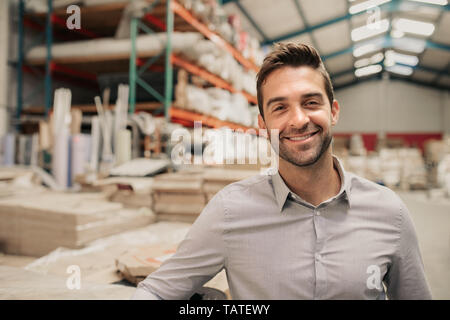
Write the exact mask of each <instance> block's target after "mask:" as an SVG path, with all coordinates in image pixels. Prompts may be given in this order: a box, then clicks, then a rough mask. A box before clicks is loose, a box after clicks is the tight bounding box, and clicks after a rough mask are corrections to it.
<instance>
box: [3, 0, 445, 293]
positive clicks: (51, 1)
mask: <svg viewBox="0 0 450 320" xmlns="http://www.w3.org/2000/svg"><path fill="white" fill-rule="evenodd" d="M0 24H1V26H0V43H1V46H0V299H1V300H9V299H37V300H39V299H88V300H89V299H129V298H130V297H131V296H132V294H133V293H134V291H135V290H136V286H137V284H138V283H139V282H140V281H142V280H143V279H144V278H145V277H146V276H147V275H148V274H150V273H151V272H153V271H155V270H157V269H158V268H159V266H160V265H161V264H162V263H163V261H164V260H165V259H167V258H168V257H170V256H171V255H173V253H174V252H175V251H176V248H177V245H178V244H179V243H180V242H181V241H182V240H183V239H184V237H185V235H186V234H187V232H188V230H189V228H190V226H191V225H192V224H193V223H194V221H195V220H196V218H197V217H198V216H199V214H200V213H201V212H202V210H203V208H204V207H205V206H206V204H207V203H208V202H209V200H210V199H212V198H213V197H214V195H215V194H216V193H217V192H219V191H220V190H221V189H222V188H224V187H225V186H227V185H229V184H231V183H233V182H236V181H239V180H242V179H245V178H248V177H251V176H253V175H256V174H260V173H261V172H264V171H265V170H268V169H270V168H271V166H272V165H273V157H274V153H273V151H271V150H270V143H269V142H268V140H267V139H266V138H265V137H263V136H261V135H259V134H258V130H257V128H258V121H257V116H258V114H259V111H258V106H257V98H256V96H257V92H256V74H257V72H258V70H259V68H260V66H261V64H262V62H263V59H264V57H265V56H266V55H267V54H268V53H270V52H271V51H272V49H273V47H274V45H275V44H276V43H279V42H296V43H305V44H308V45H312V46H313V47H315V48H316V49H317V50H318V52H319V53H320V55H321V58H322V60H323V62H324V65H325V67H326V69H327V71H328V72H329V74H330V76H331V80H332V83H333V86H334V90H335V98H336V100H338V101H339V103H340V106H341V111H340V119H339V122H338V124H337V125H336V127H334V128H333V146H332V148H333V154H335V155H336V156H337V157H339V159H340V160H341V161H342V163H343V166H344V168H345V170H347V171H349V172H353V173H355V174H357V175H359V176H361V177H364V178H366V179H368V180H371V181H373V182H376V183H378V184H380V185H384V186H387V187H388V188H390V189H392V190H394V191H395V192H396V193H397V194H398V195H399V196H400V198H401V199H402V200H403V201H404V203H405V204H406V206H407V207H408V209H409V211H410V215H411V218H412V220H413V223H414V226H415V228H416V232H417V237H418V240H419V245H420V249H421V253H422V258H423V263H424V268H425V272H426V276H427V280H428V282H429V285H430V288H431V291H432V295H433V298H434V299H450V272H449V271H450V33H449V30H450V5H449V4H448V1H447V0H283V1H276V0H128V1H127V0H5V1H0ZM217 137H225V139H222V138H221V139H216V140H215V138H217ZM218 140H220V141H219V142H217V141H218ZM239 141H245V142H246V143H245V146H246V147H245V148H244V150H242V149H240V148H239V147H238V146H237V144H238V143H239ZM299 237H301V236H300V235H299ZM37 275H38V276H37ZM80 279H81V280H80ZM80 284H81V287H80ZM202 290H203V291H201V292H198V293H196V294H198V295H200V296H201V297H203V298H204V299H232V297H231V295H230V292H229V289H228V284H227V280H226V274H225V272H224V271H221V272H220V273H219V274H218V275H217V276H216V277H214V278H213V279H211V280H210V281H209V282H208V283H206V284H205V285H204V287H203V288H202Z"/></svg>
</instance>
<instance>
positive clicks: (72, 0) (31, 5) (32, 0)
mask: <svg viewBox="0 0 450 320" xmlns="http://www.w3.org/2000/svg"><path fill="white" fill-rule="evenodd" d="M84 1H86V0H53V4H52V6H53V9H58V8H66V7H68V6H69V5H71V4H80V3H82V2H84ZM97 1H98V0H97ZM103 1H105V0H103ZM107 1H109V2H110V1H111V0H107ZM121 1H122V2H123V0H121ZM47 2H48V1H47V0H27V1H25V9H26V10H27V11H30V12H35V13H46V12H47V11H48V6H47Z"/></svg>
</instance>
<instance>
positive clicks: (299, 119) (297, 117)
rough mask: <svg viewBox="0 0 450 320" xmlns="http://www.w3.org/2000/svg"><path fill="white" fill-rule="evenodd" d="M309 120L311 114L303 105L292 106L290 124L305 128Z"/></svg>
mask: <svg viewBox="0 0 450 320" xmlns="http://www.w3.org/2000/svg"><path fill="white" fill-rule="evenodd" d="M308 122H309V116H308V114H307V113H306V112H305V110H303V108H302V107H300V106H297V107H295V108H292V110H291V115H290V117H289V126H290V127H295V128H303V127H304V126H305V125H306V124H307V123H308Z"/></svg>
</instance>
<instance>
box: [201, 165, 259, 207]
mask: <svg viewBox="0 0 450 320" xmlns="http://www.w3.org/2000/svg"><path fill="white" fill-rule="evenodd" d="M256 174H258V171H255V170H228V169H207V170H205V171H204V173H203V190H204V192H205V195H206V200H207V202H208V201H209V200H211V198H212V197H213V196H214V195H215V194H216V193H217V192H219V191H220V190H222V189H223V188H224V187H226V186H227V185H229V184H230V183H233V182H236V181H240V180H243V179H246V178H249V177H251V176H254V175H256Z"/></svg>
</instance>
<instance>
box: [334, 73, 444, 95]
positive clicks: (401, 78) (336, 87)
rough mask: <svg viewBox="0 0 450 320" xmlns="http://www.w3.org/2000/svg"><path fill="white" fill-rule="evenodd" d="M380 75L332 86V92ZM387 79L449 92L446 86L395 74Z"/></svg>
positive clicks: (376, 78) (377, 77)
mask: <svg viewBox="0 0 450 320" xmlns="http://www.w3.org/2000/svg"><path fill="white" fill-rule="evenodd" d="M381 74H382V73H381V72H380V73H377V74H373V75H370V76H367V77H363V78H357V79H355V80H352V81H349V82H347V83H344V84H341V85H337V86H334V90H335V91H337V90H341V89H344V88H347V87H351V86H354V85H357V84H360V83H363V82H366V81H373V80H379V79H381ZM389 78H390V79H392V80H396V81H404V82H408V83H412V84H417V85H420V86H424V87H428V88H431V89H435V90H436V89H438V90H450V87H447V86H442V85H433V84H432V83H428V82H424V81H419V80H416V79H412V78H409V77H402V76H396V75H395V74H392V73H390V74H389Z"/></svg>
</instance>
